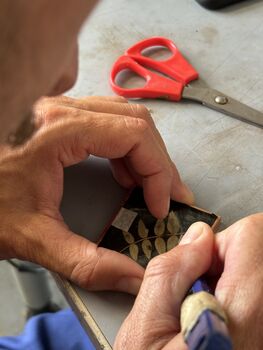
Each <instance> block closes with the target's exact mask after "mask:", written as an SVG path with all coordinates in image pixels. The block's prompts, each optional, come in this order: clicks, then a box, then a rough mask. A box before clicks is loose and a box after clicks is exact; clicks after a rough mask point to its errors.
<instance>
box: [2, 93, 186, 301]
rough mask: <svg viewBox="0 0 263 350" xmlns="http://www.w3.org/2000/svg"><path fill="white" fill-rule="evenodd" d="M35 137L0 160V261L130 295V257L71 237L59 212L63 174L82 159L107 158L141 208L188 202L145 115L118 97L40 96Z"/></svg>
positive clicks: (136, 269) (159, 211)
mask: <svg viewBox="0 0 263 350" xmlns="http://www.w3.org/2000/svg"><path fill="white" fill-rule="evenodd" d="M35 114H36V122H37V124H38V127H39V129H38V131H37V132H36V133H35V135H34V136H33V137H32V139H31V140H29V141H28V142H27V143H26V144H25V145H24V146H22V147H19V148H17V149H14V150H11V151H9V152H7V154H6V155H5V156H4V155H3V153H4V150H2V154H1V156H2V159H1V161H0V188H1V192H0V259H10V258H18V259H22V260H29V261H32V262H35V263H38V264H40V265H42V266H44V267H46V268H48V269H50V270H52V271H55V272H58V273H60V274H62V275H63V276H64V277H66V278H68V279H71V280H72V281H73V282H75V283H76V284H78V285H80V286H82V287H84V288H87V289H90V290H92V289H93V290H94V289H97V290H99V289H111V290H120V291H126V292H130V293H133V294H136V293H137V292H138V289H139V286H140V284H141V281H142V278H143V273H144V270H143V269H142V268H141V267H140V266H139V265H138V264H136V263H135V262H134V261H133V260H132V259H129V258H128V257H126V256H124V255H123V254H119V253H117V252H114V251H110V250H107V249H104V248H98V247H97V245H96V244H94V243H92V242H90V241H88V240H87V239H85V238H83V237H81V236H79V235H77V234H75V233H73V232H72V231H71V230H70V229H69V228H68V227H67V226H66V224H65V222H64V221H63V218H62V217H61V214H60V212H59V207H60V202H61V198H62V194H63V168H64V167H67V166H70V165H73V164H76V163H78V162H80V161H81V160H84V159H85V158H86V157H88V156H89V155H90V154H93V155H95V156H99V157H103V158H109V159H110V160H111V162H112V165H113V173H114V175H115V178H116V179H117V181H118V182H119V183H120V184H121V185H123V186H125V187H131V186H133V185H134V184H140V185H141V186H142V187H143V190H144V196H145V200H146V202H147V205H148V207H149V210H150V211H151V212H152V214H153V215H155V216H156V217H164V216H165V215H166V214H167V211H168V204H169V199H170V197H172V198H174V199H177V200H179V201H183V202H188V203H189V202H191V201H192V200H193V197H192V194H191V192H190V191H189V190H188V189H187V187H186V186H185V185H184V184H183V182H182V181H181V179H180V177H179V174H178V172H177V170H176V167H175V165H174V164H173V162H172V161H171V159H170V157H169V156H168V154H167V151H166V149H165V146H164V143H163V141H162V139H161V137H160V135H159V133H158V131H157V129H156V128H155V126H154V123H153V121H152V119H151V116H150V113H149V111H148V110H147V109H146V108H145V107H144V106H142V105H137V104H129V103H127V101H126V100H125V99H123V98H121V97H111V98H110V97H109V98H100V97H90V98H83V99H72V98H68V97H63V96H59V97H56V98H44V99H42V100H41V101H40V102H39V103H37V104H36V106H35Z"/></svg>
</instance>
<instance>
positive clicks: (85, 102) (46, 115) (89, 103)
mask: <svg viewBox="0 0 263 350" xmlns="http://www.w3.org/2000/svg"><path fill="white" fill-rule="evenodd" d="M127 103H128V101H127V100H126V99H125V98H124V97H121V96H106V97H104V96H87V97H83V98H80V99H75V98H72V97H68V96H64V95H60V96H56V97H42V98H40V99H39V100H38V101H37V102H36V103H35V105H34V107H33V111H34V115H35V122H36V125H37V127H40V126H41V125H42V124H43V123H49V122H52V121H54V120H58V119H59V118H65V117H70V116H71V117H72V116H75V115H76V113H71V114H68V113H66V111H65V108H61V107H73V108H77V109H83V110H86V111H88V110H90V111H97V112H104V113H107V112H110V109H111V108H113V109H114V104H117V105H120V104H127ZM107 109H108V110H107ZM115 109H116V108H115ZM117 109H119V110H121V108H120V107H119V108H117Z"/></svg>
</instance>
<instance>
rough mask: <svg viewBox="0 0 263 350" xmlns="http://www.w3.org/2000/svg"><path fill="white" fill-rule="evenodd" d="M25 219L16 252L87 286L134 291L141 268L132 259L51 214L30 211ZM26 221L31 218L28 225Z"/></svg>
mask: <svg viewBox="0 0 263 350" xmlns="http://www.w3.org/2000/svg"><path fill="white" fill-rule="evenodd" d="M24 221H25V225H24V229H23V235H22V236H19V238H18V239H20V242H18V243H19V244H17V245H16V246H15V247H16V249H18V251H17V252H16V256H18V257H21V258H23V259H26V260H30V261H33V262H35V263H37V264H40V265H42V266H44V267H46V268H47V269H49V270H51V271H54V272H57V273H59V274H60V275H62V276H64V277H65V278H67V279H70V280H71V281H73V282H74V283H76V284H77V285H79V286H81V287H82V288H85V289H88V290H117V291H122V292H128V293H131V294H137V292H138V290H139V287H140V284H141V281H142V278H143V273H144V270H143V268H142V267H141V266H139V265H138V264H137V263H135V262H134V261H133V260H132V259H129V258H128V257H127V256H125V255H123V254H119V253H117V252H114V251H111V250H107V249H104V248H98V247H97V245H96V244H94V243H92V242H90V241H88V240H87V239H85V238H83V237H81V236H79V235H76V234H74V233H73V232H71V231H70V230H68V228H67V227H66V226H65V225H64V224H63V222H58V221H57V220H55V219H52V218H50V217H46V216H44V215H34V216H32V215H31V217H30V219H29V218H26V217H25V218H24ZM26 221H27V222H28V221H30V225H27V224H26ZM20 222H21V221H20ZM32 227H33V228H34V232H33V230H32ZM21 247H24V248H25V247H26V249H21ZM25 254H26V255H25Z"/></svg>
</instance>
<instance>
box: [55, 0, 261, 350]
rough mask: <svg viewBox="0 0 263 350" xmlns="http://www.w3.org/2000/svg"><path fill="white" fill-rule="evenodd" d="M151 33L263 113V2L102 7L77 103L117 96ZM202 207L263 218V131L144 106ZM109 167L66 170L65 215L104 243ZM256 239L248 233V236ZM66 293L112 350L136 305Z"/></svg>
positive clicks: (209, 80)
mask: <svg viewBox="0 0 263 350" xmlns="http://www.w3.org/2000/svg"><path fill="white" fill-rule="evenodd" d="M150 36H165V37H167V38H170V39H172V40H173V41H174V42H175V43H176V45H177V46H178V48H179V49H180V50H181V52H182V53H183V54H184V55H185V57H187V59H188V60H189V61H190V62H191V63H192V65H193V66H194V67H195V68H196V69H197V71H198V72H199V74H200V81H199V82H197V84H200V85H204V84H205V85H209V86H210V87H212V88H215V89H217V90H219V91H222V92H223V93H225V94H227V95H229V96H231V97H233V98H235V99H237V100H239V101H241V102H243V103H246V104H248V105H250V106H251V107H253V108H255V109H258V110H260V111H263V79H262V77H263V59H262V57H263V1H256V0H254V1H253V0H250V1H245V2H243V3H240V4H237V5H235V6H231V7H229V8H228V9H224V10H220V11H217V12H212V11H208V10H205V9H204V8H202V7H201V6H200V5H198V4H197V3H196V2H195V1H194V0H166V1H153V0H144V1H141V0H132V1H128V0H126V1H125V0H114V1H110V0H103V1H101V2H100V3H99V5H98V6H97V8H96V9H95V11H94V12H93V13H92V15H91V16H90V18H89V20H88V21H87V23H86V25H85V26H84V28H83V31H82V34H81V37H80V73H79V79H78V83H77V85H76V87H75V88H74V89H73V90H72V91H71V92H70V95H71V96H76V97H80V96H86V95H112V94H113V92H112V90H111V88H110V85H109V73H110V69H111V66H112V64H113V63H114V61H115V60H116V58H117V57H118V56H120V55H121V54H123V53H124V51H125V50H126V49H127V48H128V47H130V46H131V45H133V44H135V43H136V42H137V41H139V40H142V39H145V38H148V37H150ZM142 102H143V103H144V104H145V105H146V106H147V107H148V108H149V109H150V110H151V111H152V116H153V118H154V120H155V123H156V125H157V127H158V129H159V131H160V133H161V135H162V137H163V139H164V140H165V143H166V145H167V148H168V151H169V153H170V156H171V158H172V159H173V160H174V161H175V163H176V165H177V167H178V169H179V170H180V173H181V176H182V178H183V179H184V181H185V182H186V183H187V184H188V185H189V186H190V187H191V188H192V190H193V192H194V194H195V198H196V204H197V205H198V206H199V207H202V208H205V209H208V210H209V211H212V212H214V213H216V214H218V215H220V216H221V217H222V227H225V226H228V225H230V224H231V223H233V222H235V221H237V220H238V219H240V218H242V217H244V216H247V215H249V214H252V213H255V212H260V211H263V201H262V199H263V158H262V149H263V129H260V128H257V127H255V126H252V125H249V124H246V123H244V122H241V121H239V120H236V119H233V118H231V117H228V116H226V115H224V114H220V113H218V112H216V111H213V110H211V109H208V108H206V107H203V106H201V105H198V104H197V103H194V102H190V101H189V102H188V101H187V102H185V101H184V102H180V103H175V102H168V101H164V100H144V101H142ZM124 193H125V192H124V190H123V189H121V188H120V187H119V186H118V185H117V184H116V183H115V181H114V180H113V178H112V176H111V173H110V170H109V167H108V163H107V161H105V160H101V159H95V158H92V159H89V160H87V161H86V162H83V163H81V164H79V165H76V166H74V167H71V168H69V169H67V170H66V172H65V193H64V198H63V203H62V207H61V209H62V213H63V215H64V218H65V220H66V222H67V223H68V224H69V226H70V227H71V229H72V230H73V231H74V232H77V233H79V234H81V235H83V236H85V237H87V238H88V239H91V240H93V241H97V240H98V237H99V236H100V234H101V231H102V230H103V228H104V226H105V225H106V224H107V223H108V222H109V220H110V218H111V216H112V214H113V213H115V212H116V209H117V208H118V207H119V205H120V202H121V199H122V198H123V196H124ZM248 239H249V236H248ZM61 283H62V289H63V291H64V292H65V294H66V295H67V297H68V299H69V300H70V302H71V304H72V305H73V307H74V308H75V310H76V312H77V314H78V316H79V318H80V320H81V322H82V324H83V325H84V327H85V329H87V331H88V332H89V333H90V334H92V333H93V339H94V341H95V342H96V347H97V348H98V349H110V346H112V345H113V342H114V338H115V336H116V333H117V331H118V328H119V327H120V324H121V322H122V321H123V319H124V318H125V317H126V315H127V313H128V312H129V310H130V308H131V306H132V303H133V298H132V297H131V296H129V295H126V294H122V293H110V292H97V293H90V292H87V291H84V290H81V289H80V288H78V287H76V286H74V285H72V284H70V283H68V282H66V281H64V282H61Z"/></svg>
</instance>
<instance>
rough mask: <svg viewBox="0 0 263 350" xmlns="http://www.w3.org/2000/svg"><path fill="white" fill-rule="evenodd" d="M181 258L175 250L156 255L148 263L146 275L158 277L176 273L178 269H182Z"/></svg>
mask: <svg viewBox="0 0 263 350" xmlns="http://www.w3.org/2000/svg"><path fill="white" fill-rule="evenodd" d="M180 266H181V263H180V259H179V258H178V256H177V254H175V253H174V252H173V254H171V253H170V252H169V253H164V254H161V255H158V256H156V257H154V258H153V259H152V260H151V261H150V262H149V264H148V266H147V269H146V272H145V276H146V277H148V278H149V277H151V278H152V277H158V278H163V277H164V276H165V278H166V277H167V276H168V275H169V274H170V273H172V274H174V273H176V271H178V270H180Z"/></svg>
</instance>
